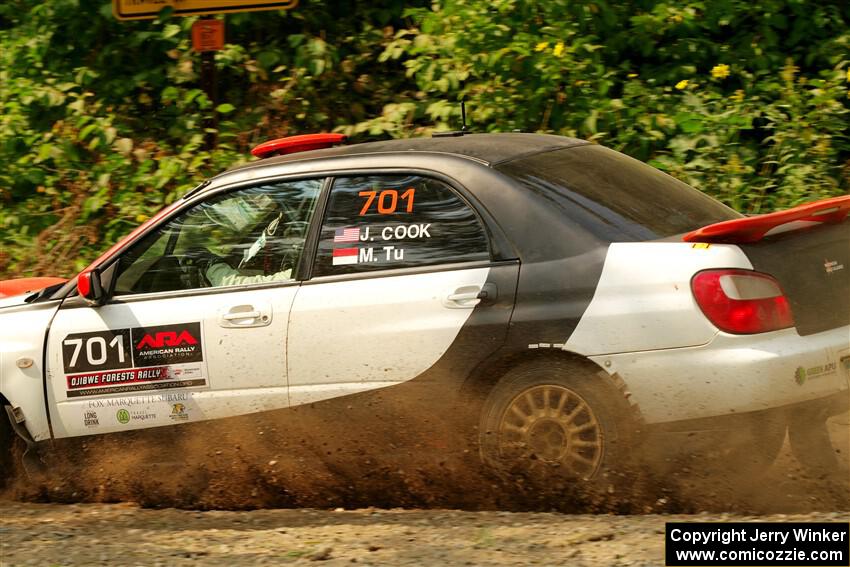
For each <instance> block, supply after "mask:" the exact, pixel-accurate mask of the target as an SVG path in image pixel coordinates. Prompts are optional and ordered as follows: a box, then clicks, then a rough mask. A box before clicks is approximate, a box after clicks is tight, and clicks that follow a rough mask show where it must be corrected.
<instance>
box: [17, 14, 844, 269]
mask: <svg viewBox="0 0 850 567" xmlns="http://www.w3.org/2000/svg"><path fill="white" fill-rule="evenodd" d="M406 6H407V7H406ZM411 6H412V7H411ZM193 21H194V19H193V18H177V17H173V18H172V17H168V16H167V15H165V14H163V16H162V17H161V19H159V20H153V21H144V22H118V21H116V20H114V18H113V17H112V15H111V7H110V4H109V3H108V2H105V1H104V0H51V1H50V2H39V1H37V0H7V1H6V2H4V3H3V4H0V163H2V165H3V167H2V168H0V206H2V208H1V209H0V277H4V276H12V275H30V274H48V273H49V274H59V275H62V274H64V275H66V276H67V275H72V274H73V273H74V272H75V271H76V270H78V269H80V268H81V267H82V266H84V265H85V264H87V263H88V262H89V261H90V260H91V259H92V258H93V257H95V256H96V255H97V254H98V253H99V252H100V251H102V250H103V249H104V248H106V247H107V246H108V244H109V243H111V242H113V241H115V240H117V239H118V238H120V237H121V236H122V235H123V234H125V233H126V232H128V231H129V230H131V229H132V228H133V227H134V226H135V225H137V224H138V223H139V222H140V221H142V220H144V219H145V218H147V216H149V215H151V214H152V213H153V212H155V210H156V209H158V208H160V207H161V206H162V205H163V204H166V203H169V202H171V201H173V200H174V199H176V198H177V197H178V196H179V195H180V194H182V193H183V192H185V191H186V190H187V189H188V188H190V187H192V186H193V185H195V184H196V183H198V182H199V181H201V180H202V179H203V178H205V177H208V176H210V175H212V174H214V173H217V172H218V171H220V170H222V169H224V168H226V167H227V166H230V165H232V164H236V163H239V162H242V161H245V160H246V159H248V157H247V156H248V149H249V148H250V147H251V146H252V145H254V144H256V143H258V142H260V141H262V140H265V139H269V138H272V137H278V136H284V135H290V134H294V133H303V132H311V131H330V130H337V131H344V132H347V133H349V134H351V135H353V136H354V137H355V139H360V140H362V139H367V138H374V137H403V136H413V135H427V134H428V133H429V132H430V131H431V130H434V129H449V128H452V129H453V128H457V127H458V126H459V122H460V119H459V114H460V109H459V105H458V101H459V100H460V99H465V100H466V101H467V103H468V108H469V111H470V122H471V126H472V127H473V128H474V129H475V130H477V131H510V130H515V129H519V130H524V131H541V132H554V133H559V134H565V135H570V136H578V137H582V138H586V139H590V140H593V141H596V142H599V143H602V144H605V145H608V146H610V147H613V148H615V149H618V150H620V151H623V152H626V153H628V154H630V155H633V156H635V157H637V158H638V159H642V160H645V161H649V162H650V163H652V164H653V165H655V166H656V167H659V168H661V169H664V170H666V171H668V172H670V173H671V174H673V175H675V176H676V177H679V178H680V179H683V180H684V181H686V182H689V183H691V184H692V185H694V186H696V187H698V188H700V189H702V190H704V191H706V192H707V193H709V194H711V195H713V196H715V197H717V198H719V199H721V200H723V201H725V202H727V203H729V204H730V205H732V206H734V207H736V208H738V209H739V210H742V211H746V212H764V211H769V210H772V209H774V208H781V207H787V206H791V205H794V204H797V203H799V202H802V201H806V200H811V199H815V198H820V197H825V196H829V195H837V194H842V193H845V192H847V189H848V187H849V186H850V140H848V136H847V131H848V129H847V126H848V114H847V112H848V102H850V100H848V84H850V83H848V81H850V57H848V55H847V53H848V49H847V48H848V45H850V32H848V31H847V30H848V29H850V27H848V24H850V5H847V3H846V2H843V1H832V2H829V1H825V2H818V3H816V4H812V3H807V2H804V1H803V0H762V1H757V2H743V1H741V0H704V1H700V2H695V1H688V2H679V3H673V2H652V1H648V0H645V1H637V0H631V1H625V2H616V3H607V2H605V1H604V0H594V1H590V0H547V1H545V2H544V1H542V0H534V1H532V0H528V1H519V0H488V1H486V2H485V1H483V0H445V1H444V2H437V3H435V4H433V5H429V4H427V3H425V2H413V3H411V2H401V1H392V2H384V3H383V4H382V5H380V6H373V5H371V4H369V3H362V2H361V3H358V2H354V1H353V0H349V1H332V0H324V1H323V0H311V1H309V2H303V3H302V5H301V6H300V7H299V8H297V9H296V10H294V11H292V12H280V13H278V12H261V13H248V14H234V15H229V16H228V17H227V38H228V42H229V43H228V44H227V46H226V47H225V49H224V50H223V51H221V52H218V53H217V54H216V56H215V61H216V69H217V74H218V81H217V82H218V91H219V100H218V101H215V102H214V101H211V100H209V98H208V97H207V96H206V95H205V94H204V93H203V92H202V91H201V90H200V88H199V65H200V58H199V56H198V55H197V54H195V53H193V52H192V51H191V48H190V44H189V29H190V27H191V24H192V22H193ZM214 110H218V114H219V121H218V123H217V126H216V127H215V133H216V134H217V137H218V145H217V147H216V148H215V149H208V148H207V147H206V145H205V143H204V138H205V135H206V134H207V133H208V131H209V130H210V129H211V128H212V127H213V126H214V125H215V123H214V122H213V114H214Z"/></svg>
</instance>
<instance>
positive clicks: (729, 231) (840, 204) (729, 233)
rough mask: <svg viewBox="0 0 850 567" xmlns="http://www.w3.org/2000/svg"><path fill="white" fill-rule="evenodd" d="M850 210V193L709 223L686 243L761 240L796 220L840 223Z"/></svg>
mask: <svg viewBox="0 0 850 567" xmlns="http://www.w3.org/2000/svg"><path fill="white" fill-rule="evenodd" d="M848 213H850V195H845V196H843V197H833V198H832V199H824V200H822V201H815V202H814V203H806V204H804V205H799V206H797V207H794V208H793V209H788V210H787V211H777V212H775V213H768V214H766V215H758V216H754V217H747V218H743V219H734V220H729V221H723V222H718V223H716V224H710V225H708V226H704V227H702V228H698V229H696V230H694V231H692V232H689V233H687V234H686V235H685V236H683V237H682V240H684V241H685V242H714V243H724V244H738V243H741V244H745V243H748V242H758V241H759V240H761V239H762V238H764V236H765V235H766V234H767V233H768V232H770V231H771V230H773V229H774V228H776V227H778V226H781V225H783V224H787V223H789V222H794V221H814V222H829V223H839V222H841V221H843V220H844V219H845V218H846V217H847V214H848Z"/></svg>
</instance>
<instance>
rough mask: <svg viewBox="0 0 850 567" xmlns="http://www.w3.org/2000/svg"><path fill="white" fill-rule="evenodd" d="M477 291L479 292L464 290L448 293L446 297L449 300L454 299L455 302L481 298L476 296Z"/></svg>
mask: <svg viewBox="0 0 850 567" xmlns="http://www.w3.org/2000/svg"><path fill="white" fill-rule="evenodd" d="M479 293H480V291H479V290H475V291H468V292H465V293H452V294H449V296H448V297H447V298H446V299H447V300H449V301H456V302H459V301H471V300H473V299H481V298H480V297H478V294H479Z"/></svg>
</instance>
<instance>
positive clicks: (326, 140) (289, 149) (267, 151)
mask: <svg viewBox="0 0 850 567" xmlns="http://www.w3.org/2000/svg"><path fill="white" fill-rule="evenodd" d="M347 138H348V136H346V135H345V134H302V135H300V136H289V137H287V138H278V139H276V140H269V141H268V142H263V143H262V144H260V145H259V146H256V147H255V148H254V149H252V150H251V155H253V156H255V157H258V158H267V157H272V156H276V155H285V154H294V153H298V152H308V151H310V150H321V149H324V148H330V147H333V146H335V145H337V144H341V143H343V142H345V140H346V139H347Z"/></svg>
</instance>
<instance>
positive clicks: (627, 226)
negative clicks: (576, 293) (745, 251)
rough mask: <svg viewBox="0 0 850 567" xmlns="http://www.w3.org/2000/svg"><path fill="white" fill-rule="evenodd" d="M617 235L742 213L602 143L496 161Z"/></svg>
mask: <svg viewBox="0 0 850 567" xmlns="http://www.w3.org/2000/svg"><path fill="white" fill-rule="evenodd" d="M497 169H498V170H500V171H501V172H502V173H505V174H507V175H509V176H511V177H513V178H514V179H516V180H517V181H519V182H520V183H522V184H523V185H525V186H526V187H528V188H529V189H530V190H532V191H534V192H535V193H537V194H540V195H541V196H543V197H545V198H548V199H552V200H555V201H558V203H557V205H559V208H560V209H561V210H562V211H564V212H565V213H566V214H567V215H569V217H570V220H572V221H574V222H578V223H579V224H582V225H583V226H584V227H585V228H587V229H589V230H591V232H593V233H595V234H596V235H597V236H599V237H601V238H604V239H606V240H609V241H611V242H614V241H622V240H627V241H628V240H654V239H659V238H666V237H669V236H674V235H677V234H682V233H685V232H689V231H691V230H694V229H696V228H699V227H701V226H705V225H708V224H712V223H715V222H720V221H724V220H729V219H734V218H740V217H741V216H742V215H740V214H739V213H737V212H735V211H733V210H732V209H730V208H729V207H727V206H725V205H723V204H721V203H719V202H718V201H715V200H714V199H712V198H711V197H709V196H707V195H705V194H703V193H701V192H700V191H697V190H696V189H694V188H693V187H691V186H690V185H687V184H685V183H682V182H681V181H679V180H677V179H674V178H673V177H670V176H669V175H667V174H666V173H662V172H661V171H659V170H657V169H655V168H654V167H651V166H649V165H646V164H645V163H642V162H640V161H637V160H635V159H632V158H630V157H628V156H626V155H623V154H621V153H619V152H615V151H613V150H609V149H608V148H604V147H602V146H597V145H586V146H579V147H573V148H568V149H563V150H557V151H553V152H543V153H539V154H535V155H532V156H529V157H523V158H520V159H517V160H513V161H510V162H506V163H503V164H501V165H499V166H498V167H497Z"/></svg>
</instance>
